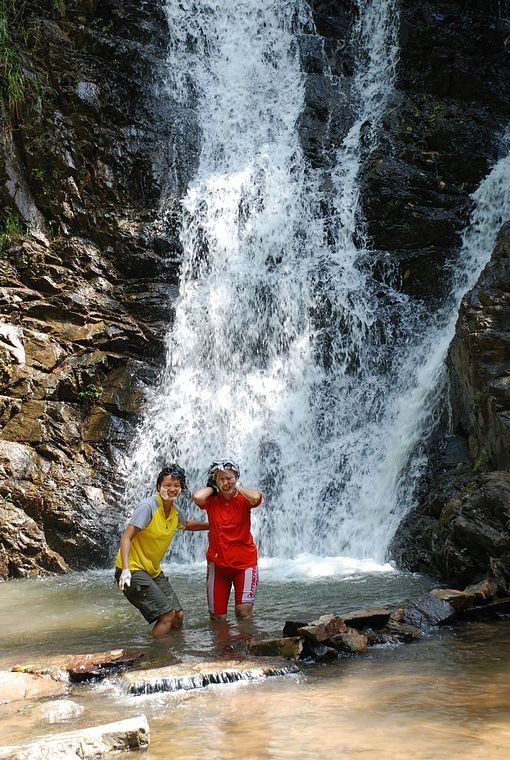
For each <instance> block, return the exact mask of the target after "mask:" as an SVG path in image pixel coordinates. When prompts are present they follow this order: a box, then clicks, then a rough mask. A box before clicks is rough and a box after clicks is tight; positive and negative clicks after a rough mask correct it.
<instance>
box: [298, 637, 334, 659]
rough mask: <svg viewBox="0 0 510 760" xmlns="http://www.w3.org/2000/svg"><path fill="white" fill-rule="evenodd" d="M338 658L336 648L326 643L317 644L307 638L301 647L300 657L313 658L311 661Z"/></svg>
mask: <svg viewBox="0 0 510 760" xmlns="http://www.w3.org/2000/svg"><path fill="white" fill-rule="evenodd" d="M337 658H338V650H337V649H335V647H332V646H328V645H327V644H317V643H315V642H314V641H313V640H312V639H307V640H306V643H305V646H304V648H303V652H302V656H301V659H303V660H305V661H306V660H313V662H331V661H332V660H336V659H337Z"/></svg>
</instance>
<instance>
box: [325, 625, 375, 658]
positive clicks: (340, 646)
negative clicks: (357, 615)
mask: <svg viewBox="0 0 510 760" xmlns="http://www.w3.org/2000/svg"><path fill="white" fill-rule="evenodd" d="M328 644H329V645H330V646H332V647H333V649H336V650H337V651H338V652H348V653H349V654H361V653H363V652H366V650H367V647H368V637H367V636H365V635H364V634H363V633H360V632H359V631H356V630H353V629H350V630H347V631H344V632H343V633H336V634H335V635H334V636H331V638H330V639H328Z"/></svg>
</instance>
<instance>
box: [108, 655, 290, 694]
mask: <svg viewBox="0 0 510 760" xmlns="http://www.w3.org/2000/svg"><path fill="white" fill-rule="evenodd" d="M296 672H298V669H297V666H295V665H293V664H290V663H288V662H285V663H284V662H282V663H281V664H277V663H276V662H275V661H274V660H272V661H268V662H264V661H263V660H259V659H258V660H238V661H236V660H227V661H225V662H222V661H218V662H198V663H195V664H179V665H170V666H168V667H163V668H156V669H152V670H137V671H136V672H132V673H125V674H124V675H123V676H122V679H121V681H120V686H121V688H122V689H123V691H124V692H126V693H127V694H155V693H157V692H167V691H181V690H182V691H188V690H190V689H199V688H202V687H204V686H209V685H211V684H226V683H235V682H236V681H254V680H259V679H263V678H268V677H271V676H282V675H287V674H288V673H296Z"/></svg>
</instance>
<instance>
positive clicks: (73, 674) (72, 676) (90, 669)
mask: <svg viewBox="0 0 510 760" xmlns="http://www.w3.org/2000/svg"><path fill="white" fill-rule="evenodd" d="M143 656H144V655H143V653H141V652H127V651H126V650H124V649H113V650H111V651H109V652H91V653H89V654H78V655H60V656H57V657H45V658H43V659H39V660H38V661H37V662H32V663H23V664H18V665H15V666H14V667H13V668H12V671H13V672H19V673H32V674H35V675H49V676H51V677H52V678H54V679H55V680H57V681H60V680H64V681H72V682H76V683H79V682H81V681H89V680H99V679H102V678H105V677H106V676H107V675H109V674H110V673H112V672H114V671H117V670H123V669H125V668H128V667H130V666H132V665H134V664H135V663H136V662H138V661H139V660H140V659H141V658H142V657H143Z"/></svg>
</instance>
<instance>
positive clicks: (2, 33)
mask: <svg viewBox="0 0 510 760" xmlns="http://www.w3.org/2000/svg"><path fill="white" fill-rule="evenodd" d="M23 5H24V3H23V2H20V1H19V0H0V94H1V96H2V98H4V100H6V102H7V107H8V109H9V111H10V112H11V113H14V114H17V113H19V109H20V107H21V103H22V102H23V98H24V97H25V89H26V82H25V75H24V73H23V67H22V65H21V59H20V57H19V54H18V52H17V50H16V48H15V46H14V42H13V39H12V32H11V30H12V29H15V28H16V27H17V26H18V25H19V23H20V18H19V17H20V15H21V12H22V9H23Z"/></svg>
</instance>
